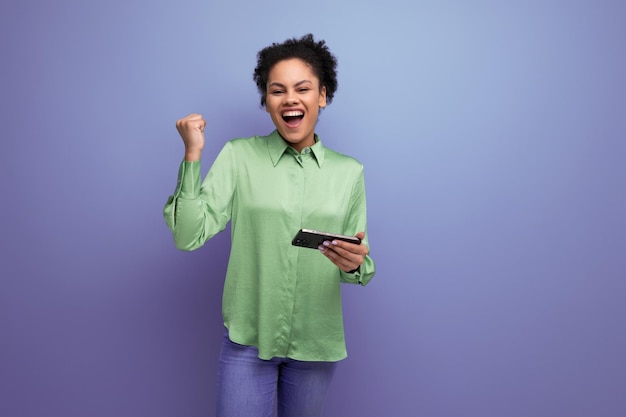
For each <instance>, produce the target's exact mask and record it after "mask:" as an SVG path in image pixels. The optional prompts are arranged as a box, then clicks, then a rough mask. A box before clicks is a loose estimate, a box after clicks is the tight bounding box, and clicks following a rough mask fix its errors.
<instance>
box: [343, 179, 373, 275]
mask: <svg viewBox="0 0 626 417" xmlns="http://www.w3.org/2000/svg"><path fill="white" fill-rule="evenodd" d="M345 230H346V232H345V233H346V234H349V235H354V234H356V233H358V232H360V231H364V232H365V238H364V239H363V243H365V245H367V247H368V248H369V244H368V240H367V209H366V199H365V180H364V176H363V168H361V171H360V172H359V175H358V177H357V179H356V181H355V183H354V187H353V190H352V195H351V196H350V212H349V213H348V217H347V218H346V226H345ZM375 272H376V266H375V264H374V260H373V259H372V258H371V257H370V256H369V255H367V256H366V257H365V260H364V261H363V263H362V264H361V266H360V267H359V269H358V270H357V271H356V272H354V273H347V272H344V271H341V281H342V282H345V283H348V284H360V285H367V284H368V283H369V282H370V281H371V280H372V278H373V277H374V273H375Z"/></svg>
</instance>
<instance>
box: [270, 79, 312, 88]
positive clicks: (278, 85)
mask: <svg viewBox="0 0 626 417" xmlns="http://www.w3.org/2000/svg"><path fill="white" fill-rule="evenodd" d="M306 83H309V84H313V82H311V81H310V80H302V81H298V82H297V83H296V84H295V85H294V87H299V86H301V85H302V84H306ZM268 87H282V88H285V86H284V85H283V84H282V83H279V82H278V81H274V82H271V83H270V84H269V85H268Z"/></svg>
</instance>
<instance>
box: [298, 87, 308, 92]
mask: <svg viewBox="0 0 626 417" xmlns="http://www.w3.org/2000/svg"><path fill="white" fill-rule="evenodd" d="M298 91H300V92H301V93H306V92H307V91H309V88H301V89H300V90H298Z"/></svg>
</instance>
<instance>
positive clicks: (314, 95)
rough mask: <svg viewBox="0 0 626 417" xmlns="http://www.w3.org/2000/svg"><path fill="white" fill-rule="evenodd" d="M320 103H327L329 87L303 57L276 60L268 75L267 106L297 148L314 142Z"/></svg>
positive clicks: (281, 131) (285, 134) (278, 127)
mask: <svg viewBox="0 0 626 417" xmlns="http://www.w3.org/2000/svg"><path fill="white" fill-rule="evenodd" d="M320 107H322V108H323V107H326V88H322V89H321V90H320V85H319V79H318V78H317V76H316V75H315V74H314V73H313V70H312V69H311V67H310V66H309V65H308V64H306V63H305V62H304V61H302V60H301V59H297V58H292V59H285V60H283V61H279V62H278V63H276V64H275V65H274V66H273V67H272V69H271V70H270V73H269V77H268V79H267V96H266V99H265V110H266V111H267V112H268V113H269V114H270V116H271V118H272V121H273V122H274V125H275V126H276V129H278V132H279V133H280V135H281V136H282V137H283V139H285V140H286V141H287V142H288V143H289V144H290V145H291V146H292V147H293V148H294V149H295V150H297V151H298V152H301V151H302V149H304V148H306V147H308V146H311V145H313V144H314V143H315V140H314V134H315V124H316V123H317V117H318V115H319V109H320Z"/></svg>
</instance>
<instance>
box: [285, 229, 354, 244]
mask: <svg viewBox="0 0 626 417" xmlns="http://www.w3.org/2000/svg"><path fill="white" fill-rule="evenodd" d="M326 240H329V241H333V240H343V241H345V242H349V243H354V244H355V245H360V244H361V239H359V238H358V237H355V236H345V235H337V234H334V233H328V232H320V231H317V230H311V229H300V230H299V231H298V233H297V234H296V236H295V237H294V238H293V240H292V241H291V244H292V245H294V246H301V247H303V248H310V249H317V248H318V246H320V245H321V244H322V243H323V242H324V241H326Z"/></svg>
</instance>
